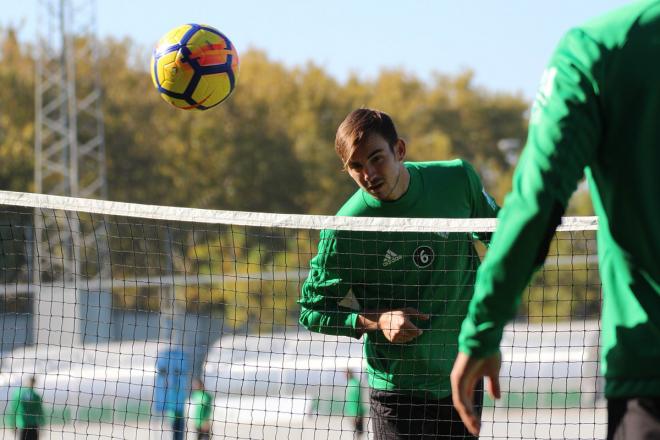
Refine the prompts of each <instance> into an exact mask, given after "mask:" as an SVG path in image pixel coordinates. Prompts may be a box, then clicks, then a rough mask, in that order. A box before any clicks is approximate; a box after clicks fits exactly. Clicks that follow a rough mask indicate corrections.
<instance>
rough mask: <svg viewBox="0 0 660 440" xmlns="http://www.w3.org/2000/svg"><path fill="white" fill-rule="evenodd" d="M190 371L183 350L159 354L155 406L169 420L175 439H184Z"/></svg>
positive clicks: (172, 350)
mask: <svg viewBox="0 0 660 440" xmlns="http://www.w3.org/2000/svg"><path fill="white" fill-rule="evenodd" d="M189 372H190V362H189V361H188V359H187V356H186V354H185V353H184V352H183V351H182V350H178V349H171V350H166V351H163V352H161V353H159V354H158V358H157V360H156V388H155V398H154V407H155V409H156V411H157V412H160V413H161V414H163V416H164V418H165V419H166V420H167V421H168V422H169V424H170V426H171V428H172V439H173V440H183V439H184V434H185V426H186V424H185V413H184V408H185V404H186V400H187V398H188V392H189V390H190V385H189V383H190V374H189Z"/></svg>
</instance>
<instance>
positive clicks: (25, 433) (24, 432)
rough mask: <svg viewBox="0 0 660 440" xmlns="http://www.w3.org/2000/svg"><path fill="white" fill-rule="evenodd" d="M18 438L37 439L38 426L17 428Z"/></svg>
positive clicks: (24, 439)
mask: <svg viewBox="0 0 660 440" xmlns="http://www.w3.org/2000/svg"><path fill="white" fill-rule="evenodd" d="M18 438H19V440H38V439H39V428H23V429H19V430H18Z"/></svg>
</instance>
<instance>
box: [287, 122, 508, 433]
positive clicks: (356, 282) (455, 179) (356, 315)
mask: <svg viewBox="0 0 660 440" xmlns="http://www.w3.org/2000/svg"><path fill="white" fill-rule="evenodd" d="M335 148H336V150H337V154H338V155H339V157H340V159H341V161H342V163H343V164H344V167H345V169H346V171H347V172H348V174H349V176H350V177H351V178H352V179H353V180H354V181H355V183H356V184H357V185H358V187H359V189H358V191H357V192H356V193H355V194H354V195H353V196H352V197H351V198H350V199H349V200H348V201H347V202H346V203H345V204H344V206H343V207H342V208H341V209H340V210H339V213H338V215H340V216H355V217H418V218H452V217H453V218H466V217H479V218H481V217H493V216H495V215H496V213H497V210H498V207H497V205H496V204H495V202H494V201H493V199H492V198H491V197H490V196H489V195H488V194H487V193H486V192H485V191H484V189H483V187H482V185H481V182H480V179H479V177H478V176H477V174H476V173H475V171H474V170H473V169H472V167H471V166H470V165H469V164H467V163H466V162H464V161H462V160H454V161H448V162H421V163H404V158H405V155H406V143H405V142H404V140H403V139H401V138H399V136H398V134H397V132H396V129H395V127H394V124H393V122H392V120H391V119H390V117H389V116H388V115H386V114H385V113H382V112H380V111H376V110H370V109H359V110H355V111H353V112H352V113H350V114H349V115H348V116H347V117H346V119H345V120H344V121H343V122H342V124H341V125H340V126H339V129H338V130H337V136H336V140H335ZM482 238H484V239H485V237H482ZM472 239H473V236H472V235H471V234H468V233H449V234H448V233H442V232H439V233H387V232H386V233H381V232H378V233H376V232H349V231H331V230H326V231H322V232H321V241H320V243H319V250H318V255H317V256H316V257H315V258H314V259H312V261H311V263H310V266H311V267H310V269H311V270H310V273H309V275H308V278H307V280H306V281H305V283H304V284H303V288H302V296H301V299H300V300H299V303H300V305H301V311H300V323H301V324H302V325H303V326H304V327H306V328H307V329H309V330H311V331H315V332H320V333H325V334H333V335H344V336H351V337H354V338H360V337H363V336H364V338H365V344H364V346H365V357H366V361H367V375H368V379H369V385H370V387H371V389H372V390H371V393H370V403H371V417H372V426H373V429H374V431H375V438H376V439H396V438H407V439H408V438H417V437H421V436H424V438H425V439H433V438H447V437H446V436H447V435H449V433H451V434H452V436H453V437H454V438H462V436H463V435H464V434H466V433H467V431H465V428H464V427H463V425H462V423H460V420H459V417H458V414H456V413H455V412H454V409H453V407H452V405H451V393H450V388H449V372H450V370H451V365H452V361H453V357H454V356H455V354H456V353H457V346H456V337H457V336H458V330H459V325H460V322H461V319H462V318H463V316H464V313H465V312H466V310H467V304H468V301H469V300H470V298H471V297H472V289H473V284H474V278H475V273H476V269H477V266H478V264H479V257H478V255H477V253H476V251H475V248H474V245H473V242H472ZM349 291H350V292H352V296H353V297H354V298H355V299H356V300H357V303H358V304H359V306H360V308H359V310H351V309H348V308H345V307H342V305H340V302H342V300H344V299H345V298H346V297H347V294H348V293H349Z"/></svg>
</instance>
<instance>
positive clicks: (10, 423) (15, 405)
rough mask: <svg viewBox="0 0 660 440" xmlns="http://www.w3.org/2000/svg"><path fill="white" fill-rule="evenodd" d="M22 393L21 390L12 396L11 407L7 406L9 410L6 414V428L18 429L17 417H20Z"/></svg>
mask: <svg viewBox="0 0 660 440" xmlns="http://www.w3.org/2000/svg"><path fill="white" fill-rule="evenodd" d="M20 400H21V393H20V389H19V390H16V391H14V394H12V397H11V400H10V401H9V405H7V410H6V412H5V426H6V427H7V428H9V429H14V428H16V417H17V416H18V410H19V406H20Z"/></svg>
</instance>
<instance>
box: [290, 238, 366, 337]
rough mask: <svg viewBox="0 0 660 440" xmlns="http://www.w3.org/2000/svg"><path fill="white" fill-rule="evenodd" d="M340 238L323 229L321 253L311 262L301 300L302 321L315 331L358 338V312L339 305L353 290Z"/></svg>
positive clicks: (307, 327) (299, 302) (304, 325)
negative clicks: (339, 244)
mask: <svg viewBox="0 0 660 440" xmlns="http://www.w3.org/2000/svg"><path fill="white" fill-rule="evenodd" d="M338 241H339V240H338V237H337V234H336V233H335V232H334V231H322V232H321V240H320V242H319V250H318V254H317V255H316V256H315V257H314V258H313V259H312V260H311V262H310V271H309V275H308V276H307V279H306V280H305V282H304V283H303V286H302V292H301V297H300V299H299V300H298V304H300V318H299V322H300V324H301V325H302V326H303V327H305V328H306V329H308V330H310V331H313V332H317V333H324V334H328V335H337V336H351V337H354V338H359V337H360V336H361V332H359V331H358V330H356V323H357V317H358V313H357V312H355V311H354V310H350V309H347V308H344V307H341V306H340V305H339V302H340V301H341V300H342V299H344V297H346V294H347V293H348V291H349V289H350V285H349V283H348V282H349V280H350V269H349V267H350V266H349V263H350V261H347V260H348V259H349V257H348V256H347V255H345V254H342V253H341V252H340V250H339V248H338Z"/></svg>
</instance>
